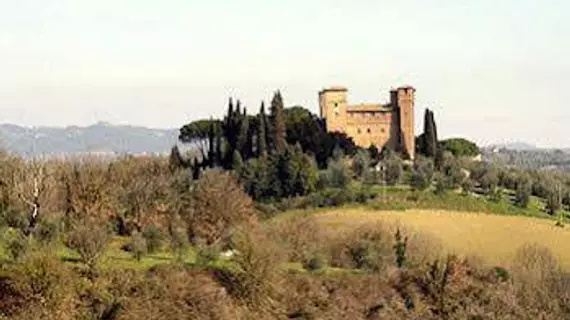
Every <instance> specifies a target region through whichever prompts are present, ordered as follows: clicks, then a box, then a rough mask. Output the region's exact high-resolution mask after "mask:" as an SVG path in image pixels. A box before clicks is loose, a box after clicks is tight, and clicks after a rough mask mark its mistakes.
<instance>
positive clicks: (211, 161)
mask: <svg viewBox="0 0 570 320" xmlns="http://www.w3.org/2000/svg"><path fill="white" fill-rule="evenodd" d="M215 139H216V123H214V121H210V128H209V130H208V158H207V159H206V163H207V164H208V166H209V167H210V168H213V167H214V166H215V165H216V149H215V147H214V144H215V143H216V141H215Z"/></svg>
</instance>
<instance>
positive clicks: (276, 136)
mask: <svg viewBox="0 0 570 320" xmlns="http://www.w3.org/2000/svg"><path fill="white" fill-rule="evenodd" d="M283 108H284V107H283V97H282V96H281V92H279V91H277V92H276V93H275V94H274V96H273V99H272V100H271V125H272V129H273V131H272V133H273V137H272V138H273V139H272V147H273V149H274V150H275V151H276V152H277V153H279V152H283V151H285V148H286V147H287V141H286V139H285V136H286V127H285V118H284V115H283Z"/></svg>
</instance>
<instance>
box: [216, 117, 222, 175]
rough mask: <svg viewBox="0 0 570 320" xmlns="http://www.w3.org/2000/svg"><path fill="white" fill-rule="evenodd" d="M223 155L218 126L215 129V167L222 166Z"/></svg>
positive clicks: (220, 133)
mask: <svg viewBox="0 0 570 320" xmlns="http://www.w3.org/2000/svg"><path fill="white" fill-rule="evenodd" d="M222 159H223V153H222V132H221V128H220V126H219V125H218V127H217V128H216V165H222Z"/></svg>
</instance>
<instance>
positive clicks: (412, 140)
mask: <svg viewBox="0 0 570 320" xmlns="http://www.w3.org/2000/svg"><path fill="white" fill-rule="evenodd" d="M415 92H416V90H415V89H414V88H413V87H411V86H405V87H399V88H398V89H396V90H392V92H391V100H392V101H391V103H392V105H395V107H397V110H398V118H399V127H400V147H401V149H402V151H404V152H406V153H407V154H408V156H409V157H410V159H412V160H413V159H414V157H415V151H416V137H415V134H414V130H415V124H414V112H415V110H414V100H415Z"/></svg>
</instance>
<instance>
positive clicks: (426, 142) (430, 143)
mask: <svg viewBox="0 0 570 320" xmlns="http://www.w3.org/2000/svg"><path fill="white" fill-rule="evenodd" d="M438 141H439V140H438V137H437V127H436V124H435V120H434V115H433V111H431V110H429V109H426V110H425V113H424V132H423V135H422V136H421V138H420V139H419V149H420V153H421V154H423V155H425V156H426V157H428V158H435V157H436V155H437V153H438V148H439V146H438Z"/></svg>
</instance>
